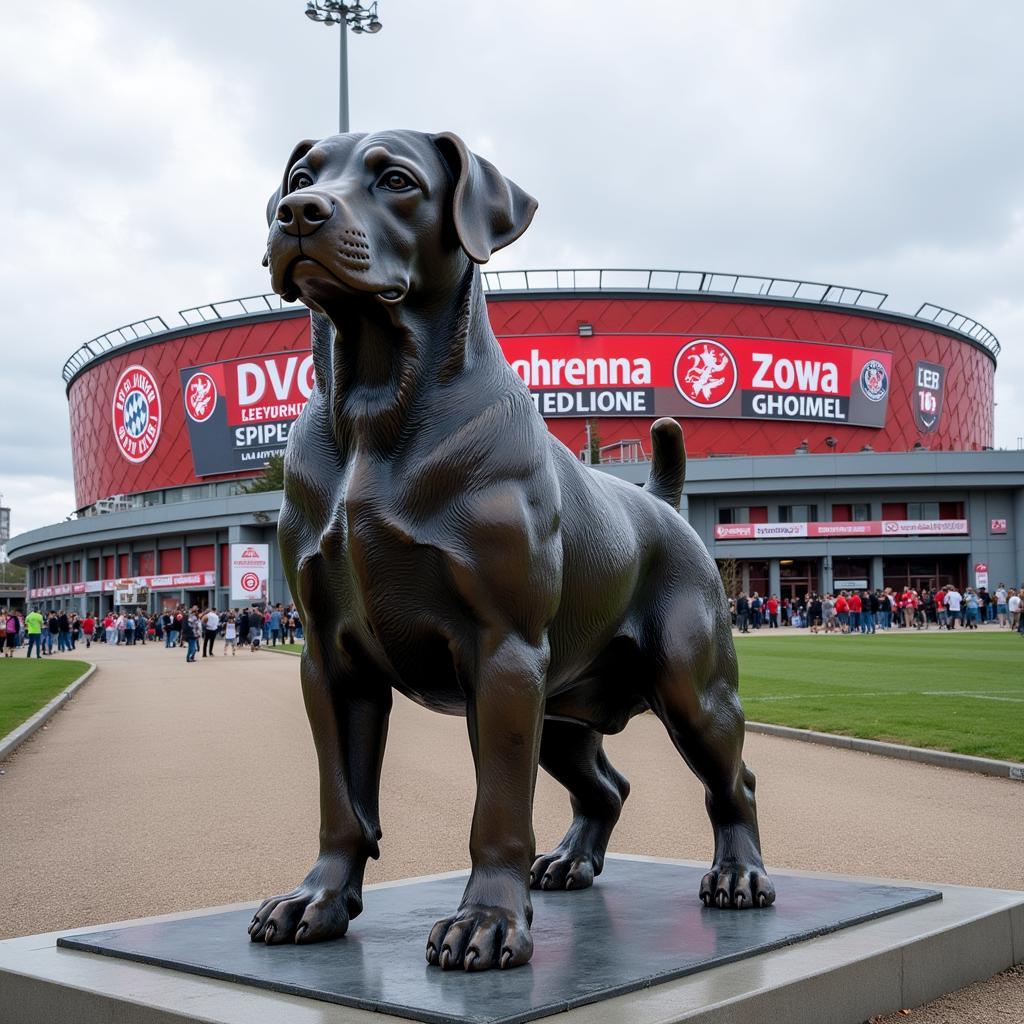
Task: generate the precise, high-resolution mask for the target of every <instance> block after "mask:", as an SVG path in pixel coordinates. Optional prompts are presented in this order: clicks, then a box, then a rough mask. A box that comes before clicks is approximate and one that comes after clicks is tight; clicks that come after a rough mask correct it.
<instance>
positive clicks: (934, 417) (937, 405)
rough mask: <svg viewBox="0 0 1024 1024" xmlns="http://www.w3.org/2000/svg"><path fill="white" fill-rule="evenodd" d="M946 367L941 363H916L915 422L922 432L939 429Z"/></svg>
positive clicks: (921, 361) (919, 361)
mask: <svg viewBox="0 0 1024 1024" xmlns="http://www.w3.org/2000/svg"><path fill="white" fill-rule="evenodd" d="M945 382H946V368H945V367H944V366H943V365H942V364H941V363H926V362H924V361H923V360H918V361H917V362H916V363H914V390H913V391H912V392H911V395H912V396H913V401H914V422H915V423H916V424H917V429H918V430H920V431H921V433H922V434H931V433H933V432H934V431H935V430H937V429H938V426H939V420H940V419H942V395H943V391H944V389H945Z"/></svg>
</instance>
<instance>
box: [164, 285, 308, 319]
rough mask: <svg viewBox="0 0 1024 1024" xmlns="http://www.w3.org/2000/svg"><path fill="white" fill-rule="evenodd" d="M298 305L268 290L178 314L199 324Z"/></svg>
mask: <svg viewBox="0 0 1024 1024" xmlns="http://www.w3.org/2000/svg"><path fill="white" fill-rule="evenodd" d="M296 305H297V303H294V302H285V301H284V299H282V298H281V296H280V295H275V294H274V293H273V292H267V293H264V294H262V295H246V296H245V297H244V298H241V299H224V300H223V301H221V302H207V303H206V304H205V305H202V306H190V307H189V308H188V309H179V310H178V316H180V317H181V319H182V320H184V321H185V323H186V324H199V323H206V322H208V321H210V320H224V319H226V318H228V317H232V316H247V315H249V314H251V313H269V312H273V311H274V310H277V309H293V308H294V307H295V306H296Z"/></svg>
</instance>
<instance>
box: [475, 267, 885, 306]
mask: <svg viewBox="0 0 1024 1024" xmlns="http://www.w3.org/2000/svg"><path fill="white" fill-rule="evenodd" d="M481 276H482V278H483V282H484V291H487V292H507V291H657V292H698V293H699V292H705V293H708V294H711V295H752V296H760V297H763V298H777V299H798V300H799V301H801V302H827V303H831V304H833V305H839V306H859V307H862V308H863V307H866V308H868V309H880V308H881V306H882V303H883V302H885V300H886V299H887V298H888V297H889V295H888V293H887V292H876V291H872V290H871V289H868V288H851V287H848V286H846V285H839V284H828V283H826V282H824V281H801V280H798V279H797V278H792V277H762V276H761V275H759V274H732V273H721V272H718V271H713V270H627V269H618V270H614V269H613V270H599V269H596V268H595V269H593V270H485V271H482V273H481Z"/></svg>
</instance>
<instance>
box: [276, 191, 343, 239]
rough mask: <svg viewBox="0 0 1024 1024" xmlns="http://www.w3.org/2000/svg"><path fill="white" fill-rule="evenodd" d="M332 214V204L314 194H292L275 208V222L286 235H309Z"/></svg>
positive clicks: (323, 197) (325, 198)
mask: <svg viewBox="0 0 1024 1024" xmlns="http://www.w3.org/2000/svg"><path fill="white" fill-rule="evenodd" d="M333 213H334V204H333V203H332V202H331V201H330V199H328V198H327V197H326V196H321V195H317V193H315V192H294V193H293V194H292V195H290V196H285V197H284V199H282V200H281V202H280V203H279V204H278V207H277V222H278V224H280V225H281V230H282V231H284V232H285V234H288V235H311V234H313V232H314V231H316V230H317V229H318V228H320V227H321V226H322V225H323V224H325V223H326V222H327V221H328V220H330V219H331V214H333Z"/></svg>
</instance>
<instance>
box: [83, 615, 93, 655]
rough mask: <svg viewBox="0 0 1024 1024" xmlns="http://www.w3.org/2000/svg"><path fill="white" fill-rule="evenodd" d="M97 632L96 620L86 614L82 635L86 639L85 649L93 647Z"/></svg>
mask: <svg viewBox="0 0 1024 1024" xmlns="http://www.w3.org/2000/svg"><path fill="white" fill-rule="evenodd" d="M95 631H96V620H95V619H94V618H93V617H92V616H91V615H90V614H89V613H88V612H86V614H85V618H84V619H82V635H83V636H84V637H85V649H86V650H89V648H90V647H92V635H93V633H94V632H95Z"/></svg>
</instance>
